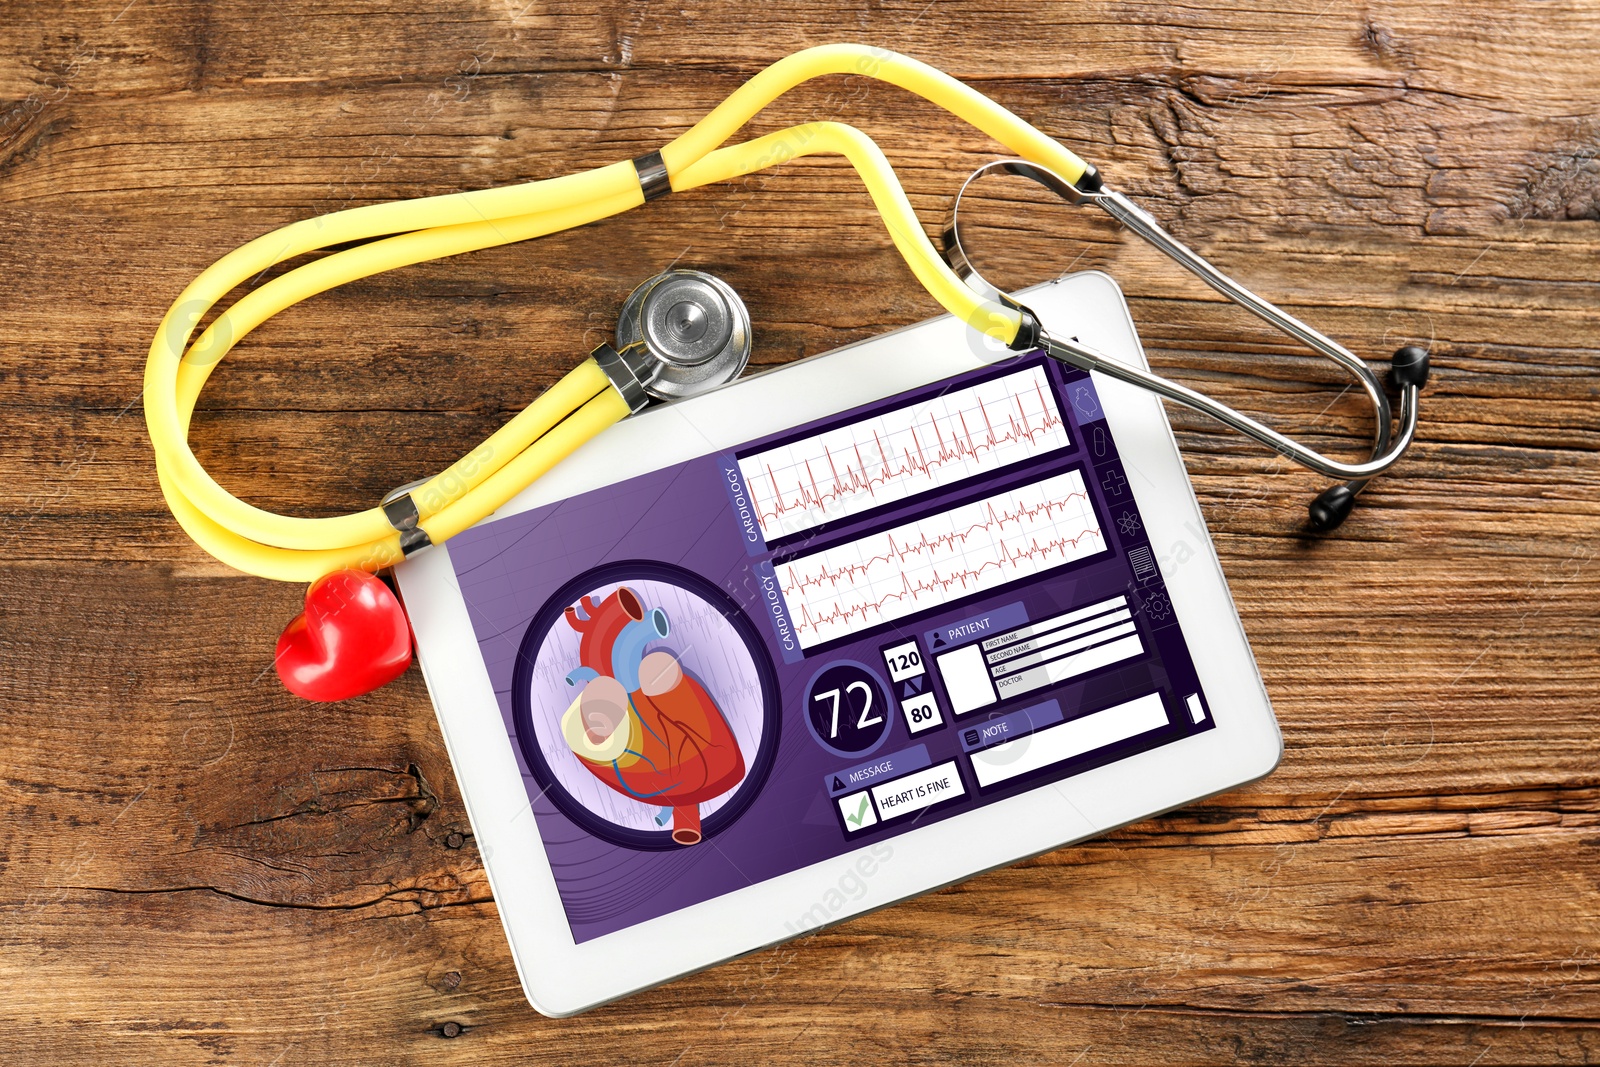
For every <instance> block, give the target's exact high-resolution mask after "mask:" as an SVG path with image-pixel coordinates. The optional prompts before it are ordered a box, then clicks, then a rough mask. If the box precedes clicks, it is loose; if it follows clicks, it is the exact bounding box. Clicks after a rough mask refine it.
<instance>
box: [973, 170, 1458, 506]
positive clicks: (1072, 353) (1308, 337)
mask: <svg viewBox="0 0 1600 1067" xmlns="http://www.w3.org/2000/svg"><path fill="white" fill-rule="evenodd" d="M989 174H1013V175H1017V176H1020V177H1024V178H1028V179H1030V180H1032V181H1034V182H1037V183H1038V184H1040V185H1042V186H1044V187H1045V188H1046V189H1049V190H1050V191H1051V192H1053V193H1055V194H1056V195H1057V196H1059V197H1060V198H1061V199H1063V200H1065V201H1066V202H1067V203H1069V204H1073V205H1075V206H1077V205H1082V204H1089V203H1093V204H1096V205H1098V206H1099V207H1101V208H1102V209H1104V210H1105V212H1106V213H1107V214H1108V215H1110V216H1111V217H1112V218H1114V219H1116V220H1117V221H1119V222H1121V223H1122V224H1123V225H1124V226H1126V227H1128V228H1129V229H1130V230H1132V231H1133V232H1134V233H1136V234H1138V235H1139V236H1140V237H1142V238H1144V239H1145V240H1146V241H1148V242H1150V243H1151V244H1152V245H1154V246H1155V247H1156V248H1158V249H1160V250H1161V252H1162V253H1164V254H1165V255H1166V256H1167V257H1168V258H1170V259H1172V260H1173V261H1174V262H1176V263H1178V264H1179V265H1180V266H1182V267H1184V268H1185V269H1186V270H1188V271H1189V272H1190V273H1192V274H1194V275H1195V276H1196V277H1197V278H1199V279H1200V280H1201V281H1203V282H1205V283H1206V284H1207V285H1209V286H1210V287H1211V288H1212V289H1214V290H1216V291H1217V292H1219V293H1221V294H1222V295H1223V296H1225V297H1227V298H1228V299H1229V300H1230V301H1232V302H1234V303H1236V304H1238V305H1240V306H1241V307H1243V308H1245V309H1246V310H1248V311H1250V312H1251V313H1253V314H1254V315H1256V316H1257V317H1259V318H1261V319H1262V320H1264V321H1266V322H1268V323H1270V324H1271V325H1272V326H1274V327H1275V328H1277V329H1278V330H1280V331H1282V332H1283V333H1286V334H1288V335H1289V336H1291V337H1293V338H1295V339H1296V340H1298V341H1300V342H1301V343H1303V344H1305V345H1306V346H1308V347H1310V348H1312V349H1313V350H1315V351H1316V352H1318V353H1320V354H1321V355H1323V356H1325V357H1327V358H1328V359H1331V360H1333V361H1334V362H1335V363H1337V364H1338V365H1339V366H1341V367H1343V368H1344V369H1345V370H1347V371H1349V372H1350V373H1351V374H1352V375H1354V376H1355V378H1356V381H1357V382H1358V383H1359V384H1360V385H1361V387H1362V389H1363V390H1364V391H1365V392H1366V394H1367V399H1368V401H1369V402H1370V403H1371V405H1372V409H1373V416H1374V423H1375V425H1374V429H1373V443H1372V453H1371V457H1370V458H1369V459H1368V460H1367V461H1366V462H1364V463H1345V462H1341V461H1339V460H1334V459H1330V458H1328V457H1327V456H1324V455H1322V454H1321V453H1320V452H1317V451H1316V450H1315V449H1312V448H1310V447H1308V446H1306V445H1303V444H1301V443H1300V442H1298V441H1296V440H1294V439H1293V438H1290V437H1286V436H1285V435H1283V434H1281V433H1278V432H1277V431H1276V430H1273V429H1272V428H1271V427H1269V426H1266V425H1263V424H1262V423H1260V422H1258V421H1256V420H1255V419H1253V418H1251V417H1250V416H1248V415H1245V414H1244V413H1242V412H1240V411H1237V410H1235V409H1234V408H1232V407H1229V406H1228V405H1227V404H1224V403H1222V402H1221V401H1218V400H1213V399H1212V398H1211V397H1209V396H1206V395H1205V394H1204V393H1201V392H1197V391H1196V390H1193V389H1190V388H1188V387H1187V386H1184V385H1180V384H1178V383H1177V382H1174V381H1172V380H1170V379H1168V378H1165V377H1162V376H1161V375H1158V374H1153V373H1151V372H1149V371H1146V370H1143V369H1141V368H1139V367H1135V366H1132V365H1131V364H1127V363H1122V362H1120V361H1118V360H1114V359H1111V358H1110V357H1109V356H1105V355H1102V354H1101V353H1099V352H1096V351H1094V350H1093V349H1091V348H1088V347H1087V346H1085V345H1082V344H1080V343H1078V342H1076V341H1058V340H1056V339H1055V338H1052V337H1050V336H1049V335H1048V334H1043V335H1042V336H1041V338H1040V340H1041V342H1042V343H1041V345H1040V347H1042V348H1043V349H1044V350H1045V351H1046V352H1047V353H1048V354H1049V355H1050V356H1051V357H1052V358H1054V359H1057V360H1060V361H1061V362H1063V363H1066V364H1069V365H1071V366H1074V367H1077V368H1080V369H1082V370H1086V371H1096V372H1099V373H1102V374H1106V375H1108V376H1110V377H1113V378H1116V379H1117V380H1119V381H1124V382H1128V383H1129V384H1132V385H1137V386H1139V387H1140V388H1142V389H1148V390H1150V391H1151V392H1153V393H1156V394H1157V395H1159V396H1162V397H1165V398H1166V399H1168V400H1171V401H1173V402H1175V403H1179V404H1183V405H1184V406H1185V407H1189V408H1193V409H1194V410H1196V411H1199V412H1202V413H1203V414H1206V415H1209V416H1211V417H1212V418H1214V419H1216V420H1218V421H1219V422H1221V423H1223V424H1224V425H1226V426H1229V427H1231V428H1233V429H1235V430H1237V431H1239V432H1240V433H1242V434H1244V435H1245V436H1247V437H1250V438H1252V439H1253V440H1256V441H1259V442H1261V443H1262V444H1264V445H1266V446H1267V447H1268V448H1271V449H1272V450H1273V451H1275V452H1277V453H1279V454H1280V455H1282V456H1285V457H1287V458H1288V459H1291V460H1293V461H1294V462H1296V463H1299V464H1300V465H1301V466H1304V467H1308V468H1310V469H1311V470H1314V471H1317V472H1318V473H1321V474H1326V475H1328V476H1330V477H1335V478H1345V479H1348V480H1347V481H1345V482H1344V483H1343V484H1341V485H1336V486H1333V487H1331V488H1329V489H1327V490H1325V491H1324V492H1323V493H1321V494H1320V495H1318V497H1317V498H1316V499H1315V500H1313V501H1312V502H1311V505H1310V507H1309V513H1310V515H1309V518H1310V525H1311V528H1312V529H1314V530H1318V531H1327V530H1332V529H1334V528H1335V527H1337V526H1338V525H1339V524H1340V523H1342V522H1343V521H1344V520H1345V519H1346V518H1347V517H1348V516H1349V514H1350V511H1351V509H1352V508H1353V507H1354V506H1355V498H1356V494H1357V493H1359V492H1360V491H1361V490H1362V489H1364V488H1366V485H1367V483H1368V482H1369V481H1371V480H1372V479H1373V478H1374V477H1376V476H1377V475H1379V474H1381V473H1383V472H1384V471H1386V470H1388V469H1389V468H1390V467H1392V466H1394V464H1395V463H1396V462H1397V461H1398V460H1399V459H1400V457H1401V456H1402V455H1404V454H1405V452H1406V450H1407V449H1408V448H1410V447H1411V442H1412V440H1413V439H1414V438H1415V436H1416V429H1417V404H1418V397H1419V395H1420V393H1421V390H1422V387H1423V385H1425V384H1426V383H1427V380H1428V369H1429V361H1428V353H1427V351H1426V350H1425V349H1422V348H1418V347H1415V346H1411V345H1408V346H1406V347H1404V348H1401V349H1400V350H1399V351H1397V352H1396V353H1395V354H1394V357H1393V359H1392V360H1391V361H1390V372H1389V378H1390V381H1391V382H1393V383H1394V385H1395V386H1397V387H1398V388H1399V391H1400V420H1399V421H1400V427H1399V432H1398V433H1394V431H1393V427H1392V425H1391V424H1392V423H1393V421H1394V417H1393V411H1392V409H1391V407H1390V404H1389V397H1388V395H1387V394H1386V393H1385V392H1384V388H1383V383H1382V382H1381V381H1379V379H1378V376H1377V375H1376V374H1374V373H1373V371H1372V369H1371V368H1370V367H1369V366H1368V365H1367V364H1366V362H1365V361H1363V360H1361V359H1359V358H1358V357H1357V356H1355V355H1354V354H1352V353H1351V352H1350V351H1349V350H1348V349H1346V348H1345V347H1344V346H1343V345H1340V344H1339V343H1338V342H1336V341H1334V340H1332V339H1331V338H1329V337H1327V336H1326V335H1325V334H1323V333H1322V332H1320V331H1318V330H1316V329H1313V328H1312V327H1310V326H1308V325H1306V324H1305V323H1303V322H1301V321H1300V320H1299V319H1297V318H1295V317H1294V316H1293V315H1290V314H1289V313H1288V312H1286V311H1284V310H1282V309H1281V308H1279V307H1278V306H1277V305H1275V304H1272V303H1271V302H1269V301H1267V300H1263V299H1262V298H1261V297H1259V296H1257V295H1256V294H1255V293H1253V292H1251V291H1250V290H1249V289H1246V288H1245V287H1244V286H1242V285H1240V284H1239V283H1238V282H1236V281H1234V280H1233V279H1232V278H1230V277H1228V276H1227V275H1226V274H1224V273H1222V272H1221V271H1219V270H1218V269H1217V268H1216V267H1214V266H1212V265H1211V264H1210V263H1209V262H1208V261H1207V260H1206V259H1204V258H1203V257H1202V256H1200V255H1199V254H1198V253H1196V252H1194V251H1193V250H1191V249H1190V248H1188V247H1187V246H1186V245H1184V244H1183V243H1182V242H1180V241H1179V240H1178V239H1177V238H1175V237H1173V236H1172V235H1171V234H1170V233H1168V232H1167V231H1166V230H1165V229H1164V228H1163V227H1162V226H1161V224H1160V223H1158V222H1157V221H1156V220H1155V219H1154V218H1152V217H1151V216H1150V215H1149V214H1148V213H1147V212H1145V211H1144V210H1143V209H1141V208H1140V207H1139V206H1138V205H1136V204H1135V203H1133V201H1131V200H1129V199H1128V198H1127V197H1125V196H1123V195H1122V194H1120V193H1117V192H1113V191H1112V190H1110V189H1107V188H1106V187H1105V185H1104V184H1103V182H1102V180H1101V178H1100V175H1099V173H1098V172H1096V171H1095V170H1094V169H1093V168H1090V169H1088V170H1087V171H1086V172H1085V173H1084V175H1083V177H1081V178H1079V179H1078V181H1077V182H1076V183H1074V182H1069V181H1067V180H1066V179H1065V178H1063V177H1061V176H1060V175H1059V174H1055V173H1052V172H1051V171H1050V170H1048V169H1047V168H1045V167H1042V166H1040V165H1039V164H1036V163H1031V162H1029V161H1027V160H1021V159H1002V160H995V161H993V162H991V163H986V164H984V165H983V166H981V167H979V168H978V169H977V170H975V171H973V173H972V174H971V175H970V176H968V178H967V180H966V181H965V182H964V183H963V184H962V186H961V189H960V190H959V191H958V192H957V193H956V196H955V199H954V201H953V202H952V203H951V205H950V210H949V213H948V214H947V215H946V217H945V225H944V228H943V230H942V238H943V245H944V249H943V250H944V254H945V258H946V260H947V261H948V262H949V264H950V267H951V269H952V270H954V271H955V272H956V274H957V275H958V276H960V277H961V279H962V280H963V281H965V282H966V283H967V284H968V285H969V286H971V287H972V288H973V289H974V290H975V291H977V292H979V293H981V294H984V295H986V296H988V297H989V298H990V299H994V300H999V301H1002V302H1004V303H1006V304H1009V305H1011V306H1013V307H1021V305H1020V304H1018V303H1017V301H1016V300H1015V299H1014V298H1013V297H1011V296H1009V295H1007V294H1006V293H1004V292H1002V291H1001V290H1000V289H998V288H997V287H995V286H994V285H992V284H990V283H989V282H988V281H986V280H985V279H984V278H983V276H982V275H981V274H979V273H978V271H977V268H976V267H974V266H973V263H972V259H971V255H970V252H969V245H968V244H967V243H966V242H964V241H963V240H962V230H961V214H960V210H961V200H962V198H963V197H964V196H965V195H966V193H967V190H968V189H969V188H971V186H972V183H973V182H974V181H976V180H977V179H979V178H982V177H984V176H986V175H989ZM1391 435H1393V437H1392V441H1391Z"/></svg>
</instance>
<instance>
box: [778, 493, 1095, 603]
mask: <svg viewBox="0 0 1600 1067" xmlns="http://www.w3.org/2000/svg"><path fill="white" fill-rule="evenodd" d="M1088 499H1089V497H1088V494H1087V493H1086V492H1073V493H1068V494H1065V495H1064V496H1062V497H1060V498H1058V499H1053V500H1046V501H1044V502H1043V503H1041V504H1037V505H1030V504H1026V503H1024V504H1019V505H1018V506H1017V507H1016V508H1015V509H1014V510H1007V511H998V512H997V511H996V510H995V507H994V502H993V501H986V502H985V503H984V513H985V515H986V516H987V517H986V518H985V519H984V520H983V521H981V522H976V523H973V524H972V525H970V526H968V527H967V528H966V529H965V530H958V531H951V532H950V533H947V534H939V535H937V536H934V537H921V538H919V539H918V540H917V541H915V542H908V543H907V544H904V545H902V544H897V543H896V542H895V540H894V535H893V534H892V533H891V534H889V535H888V536H887V537H886V538H885V540H886V541H887V542H888V547H887V548H886V549H885V550H884V551H883V552H882V553H879V554H878V555H875V556H872V557H870V558H868V559H865V560H861V561H858V562H855V563H847V564H845V565H843V566H840V567H828V566H827V565H823V566H822V567H820V568H819V569H817V570H816V571H815V572H813V573H808V574H806V575H803V576H796V578H795V579H794V581H793V583H792V584H788V583H786V586H787V588H785V590H784V592H785V595H788V596H795V595H797V594H798V596H797V597H796V598H797V599H800V600H801V603H800V611H799V613H798V614H797V615H796V616H795V619H794V626H795V630H796V632H797V633H803V632H806V631H811V632H817V631H820V630H822V629H824V628H827V627H830V626H834V625H837V624H839V623H848V622H850V621H852V620H854V619H856V618H858V617H859V618H860V620H861V621H863V622H865V621H867V619H868V617H869V615H870V614H873V613H878V614H881V613H882V611H883V608H884V605H886V604H888V603H889V602H890V601H893V600H900V601H907V600H909V601H912V602H915V601H916V600H917V599H918V598H919V597H921V596H922V595H923V594H925V593H931V592H938V593H941V594H946V593H949V592H950V590H951V588H952V587H956V586H959V587H960V588H961V589H963V590H966V589H968V588H969V587H972V586H975V585H977V582H978V579H979V578H981V577H983V575H984V574H985V572H987V571H988V570H989V569H990V568H998V569H999V570H1001V571H1002V572H1004V571H1007V570H1011V569H1014V568H1015V567H1016V565H1017V564H1018V563H1019V562H1021V561H1023V560H1029V561H1033V560H1042V559H1046V558H1048V557H1049V556H1050V555H1051V554H1052V553H1054V554H1056V555H1059V556H1060V557H1061V558H1062V560H1063V561H1065V560H1066V559H1067V558H1068V556H1067V549H1069V548H1074V549H1075V548H1077V547H1078V545H1079V544H1080V543H1081V542H1082V541H1083V539H1084V538H1086V537H1092V538H1095V539H1096V540H1098V541H1101V542H1102V543H1103V535H1102V533H1101V532H1100V528H1099V526H1098V524H1096V525H1094V526H1090V527H1088V528H1085V529H1083V530H1081V531H1079V532H1078V533H1076V534H1074V535H1072V536H1070V537H1068V536H1054V537H1050V538H1047V539H1045V540H1044V541H1040V540H1039V538H1038V537H1036V536H1035V537H1030V538H1029V539H1028V543H1027V545H1025V546H1023V547H1021V548H1017V547H1014V546H1010V545H1007V544H1006V543H1005V542H1004V541H1003V540H999V539H996V541H995V542H994V544H995V547H996V548H997V549H998V550H999V555H1000V558H999V559H993V560H986V561H985V562H983V563H981V564H979V565H978V566H976V567H960V568H957V569H955V570H952V571H948V572H945V573H943V574H940V573H939V572H937V571H935V572H934V573H933V574H931V575H930V576H929V577H927V578H924V579H918V580H916V581H913V580H912V579H911V578H910V577H908V576H907V575H906V573H905V571H904V569H903V568H904V566H905V564H906V563H907V561H908V560H910V561H916V560H918V557H932V556H933V555H935V554H937V553H938V552H940V551H949V550H952V549H954V548H955V547H956V546H957V545H958V544H962V545H964V544H965V543H966V541H967V539H968V538H970V537H972V536H973V535H974V534H975V533H978V532H979V531H1003V530H1005V529H1006V528H1008V527H1010V526H1020V525H1022V524H1023V523H1025V522H1032V521H1036V520H1038V519H1039V518H1040V517H1041V516H1042V517H1043V518H1044V519H1046V520H1053V519H1054V518H1055V517H1056V515H1057V514H1058V513H1061V512H1064V511H1066V510H1067V505H1068V504H1069V503H1070V502H1071V501H1073V500H1082V501H1087V500H1088ZM1072 510H1073V511H1074V512H1077V511H1078V510H1079V509H1077V508H1074V509H1072ZM886 563H887V564H893V563H898V564H900V566H901V567H902V570H901V572H900V588H899V589H898V590H894V591H891V592H888V593H885V594H884V595H883V596H881V597H879V598H877V599H876V600H862V601H860V602H858V603H855V604H838V603H836V604H835V605H834V606H833V607H832V608H830V609H829V610H828V611H825V612H820V613H813V612H812V610H811V606H810V604H809V603H807V602H805V600H804V599H803V598H804V597H805V593H806V590H807V589H817V588H821V587H822V586H824V585H826V586H829V587H831V588H833V589H837V588H839V587H840V585H841V584H846V585H850V586H852V587H853V586H854V585H856V584H857V583H859V582H860V581H861V580H862V579H865V578H866V576H867V575H868V574H869V573H870V572H871V570H872V568H873V567H875V566H878V565H881V564H886ZM791 573H792V572H791Z"/></svg>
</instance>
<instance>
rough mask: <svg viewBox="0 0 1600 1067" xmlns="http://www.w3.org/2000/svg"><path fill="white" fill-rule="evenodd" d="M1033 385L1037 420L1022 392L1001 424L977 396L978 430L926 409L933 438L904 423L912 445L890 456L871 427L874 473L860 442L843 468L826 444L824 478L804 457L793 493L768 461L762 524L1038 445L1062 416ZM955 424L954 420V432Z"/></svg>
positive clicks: (960, 418)
mask: <svg viewBox="0 0 1600 1067" xmlns="http://www.w3.org/2000/svg"><path fill="white" fill-rule="evenodd" d="M1033 388H1034V391H1035V393H1036V394H1037V396H1038V398H1039V409H1040V412H1039V413H1040V415H1042V416H1043V418H1042V419H1041V420H1040V421H1039V422H1037V423H1036V422H1034V421H1033V420H1032V419H1030V417H1029V415H1028V413H1027V411H1026V409H1024V408H1023V406H1022V395H1023V394H1021V393H1016V394H1013V396H1012V399H1013V400H1014V401H1015V402H1016V405H1017V411H1016V414H1014V415H1012V414H1007V415H1006V417H1005V422H1004V424H1003V425H1002V426H1001V427H999V428H997V427H996V426H995V424H994V420H993V419H991V418H990V416H989V409H988V406H987V405H985V404H984V402H983V398H982V397H977V401H978V413H979V414H980V415H981V416H982V419H983V426H982V427H981V428H978V429H974V428H972V427H969V426H968V425H967V419H966V415H965V414H964V413H962V412H959V411H958V412H956V413H955V415H954V417H953V418H951V417H948V416H947V417H946V420H945V421H946V422H947V423H949V424H950V425H948V426H941V425H940V423H939V419H938V418H937V417H936V416H934V415H933V414H932V413H931V412H930V413H929V415H928V424H929V426H930V427H931V428H932V431H933V432H932V438H933V439H932V441H930V442H928V443H926V444H924V442H923V440H922V438H920V437H919V436H917V428H916V426H915V425H912V426H911V427H909V429H910V431H911V440H912V447H910V448H906V449H903V450H902V451H901V454H900V455H899V456H898V457H891V455H890V452H889V449H888V448H887V447H886V446H885V445H884V442H883V438H882V437H881V436H880V435H879V433H878V431H877V430H876V429H875V430H873V431H872V439H873V441H874V443H875V444H876V445H877V446H878V455H879V457H881V460H882V462H881V463H880V464H879V466H878V470H877V472H876V473H869V472H868V466H869V465H868V463H867V461H866V460H865V459H864V458H863V457H862V455H861V446H860V445H859V444H857V445H853V446H851V454H853V455H854V457H855V462H854V464H853V465H852V464H851V463H850V462H849V457H848V456H846V457H844V458H845V462H844V467H843V469H842V470H841V469H840V464H839V461H838V458H837V457H836V453H835V452H834V451H833V449H831V448H829V447H827V446H826V445H825V446H823V458H824V459H825V460H826V463H827V472H826V474H825V475H824V476H823V480H822V481H821V482H819V481H818V478H817V472H816V471H815V470H813V469H812V467H811V460H809V459H808V460H805V461H804V466H805V476H804V477H803V478H799V479H798V480H797V482H796V486H795V491H794V493H793V495H790V496H785V495H784V493H783V491H782V490H781V489H779V488H778V476H777V475H776V474H775V473H773V470H772V467H771V465H770V464H766V465H765V469H766V473H767V480H768V482H769V483H770V484H771V485H772V492H773V496H772V499H771V500H770V501H768V502H765V504H764V506H763V505H761V504H758V506H757V514H758V516H759V518H760V520H761V525H762V526H763V528H765V527H766V526H767V525H768V524H769V523H771V522H772V521H773V520H775V519H781V518H782V517H783V516H784V515H785V514H787V513H789V512H792V511H805V510H810V509H813V508H816V509H822V508H825V507H826V506H827V505H828V503H830V502H831V501H835V500H838V499H840V498H842V497H847V496H855V495H858V494H860V493H863V492H864V493H866V494H867V495H868V496H870V497H874V498H876V496H877V493H876V489H877V488H878V487H879V486H883V485H887V484H889V483H891V482H896V481H899V480H901V479H904V478H909V477H912V476H915V475H921V476H923V477H926V478H932V477H933V475H934V472H935V471H936V470H938V469H940V468H942V467H947V466H949V465H950V464H952V463H959V462H962V461H965V460H967V459H978V458H979V457H980V456H981V455H982V454H983V453H987V452H993V451H994V450H995V449H997V448H1000V447H1002V446H1004V445H1008V444H1014V443H1016V442H1018V441H1023V440H1026V441H1028V442H1029V443H1030V444H1037V443H1038V440H1039V438H1040V437H1041V436H1043V435H1046V434H1049V433H1051V432H1052V431H1055V430H1058V429H1060V428H1061V427H1062V421H1061V416H1060V415H1058V414H1056V412H1055V410H1054V406H1053V405H1052V404H1051V403H1050V402H1049V401H1048V400H1046V399H1045V393H1044V388H1043V386H1042V385H1040V383H1039V380H1038V379H1037V378H1035V379H1034V382H1033ZM955 424H959V431H958V430H957V427H956V425H955Z"/></svg>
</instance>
